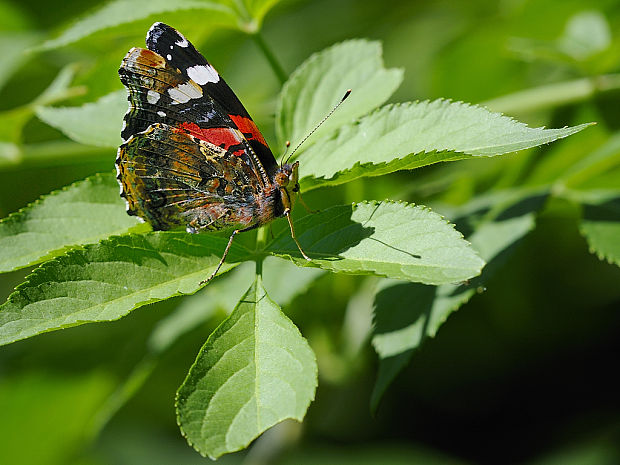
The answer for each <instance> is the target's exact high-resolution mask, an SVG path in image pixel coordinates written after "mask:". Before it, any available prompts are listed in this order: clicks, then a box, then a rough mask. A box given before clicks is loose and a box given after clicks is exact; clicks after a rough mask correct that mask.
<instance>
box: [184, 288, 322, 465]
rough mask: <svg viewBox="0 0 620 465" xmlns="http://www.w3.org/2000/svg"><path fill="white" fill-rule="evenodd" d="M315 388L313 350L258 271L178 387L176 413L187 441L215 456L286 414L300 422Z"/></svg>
mask: <svg viewBox="0 0 620 465" xmlns="http://www.w3.org/2000/svg"><path fill="white" fill-rule="evenodd" d="M316 386H317V366H316V360H315V357H314V354H313V352H312V349H310V346H309V345H308V343H307V342H306V340H305V339H304V338H303V337H302V336H301V334H300V333H299V330H298V329H297V328H296V327H295V325H294V324H293V323H292V322H291V321H290V320H289V319H288V318H287V317H286V316H285V315H284V314H283V313H282V311H281V310H280V308H279V307H278V306H277V304H276V303H275V302H273V301H272V300H271V299H270V298H269V296H268V295H267V293H266V291H265V289H264V288H263V285H262V282H261V278H260V276H257V279H256V281H255V282H254V284H253V285H252V286H251V287H250V289H249V290H248V291H247V293H246V294H245V296H244V297H243V298H242V299H241V301H240V302H239V304H238V305H237V307H236V308H235V310H234V311H233V313H232V314H231V316H230V317H229V318H228V319H227V320H225V321H224V322H223V323H222V324H221V325H220V326H219V327H218V328H217V329H216V330H215V331H214V332H213V334H211V336H209V339H207V342H206V343H205V345H204V346H203V348H202V349H201V350H200V353H199V354H198V357H197V358H196V362H195V363H194V365H193V366H192V368H191V369H190V372H189V374H188V375H187V378H186V379H185V381H184V382H183V384H182V386H181V387H180V388H179V391H178V393H177V418H178V422H179V425H180V427H181V430H182V431H183V434H184V435H185V437H186V438H187V440H188V442H189V443H190V444H191V445H192V446H193V447H194V448H195V449H196V450H197V451H199V452H200V453H201V454H203V455H208V456H209V457H211V458H212V459H215V458H217V457H219V456H221V455H223V454H226V453H229V452H234V451H237V450H240V449H243V448H244V447H246V446H247V445H248V444H249V443H250V442H251V441H252V440H254V439H255V438H256V437H257V436H259V435H260V434H261V433H262V432H263V431H265V430H266V429H268V428H270V427H272V426H273V425H275V424H277V423H279V422H281V421H283V420H285V419H287V418H293V419H295V420H298V421H301V420H302V419H303V417H304V415H305V413H306V410H307V409H308V406H309V404H310V402H312V400H313V399H314V392H315V390H316Z"/></svg>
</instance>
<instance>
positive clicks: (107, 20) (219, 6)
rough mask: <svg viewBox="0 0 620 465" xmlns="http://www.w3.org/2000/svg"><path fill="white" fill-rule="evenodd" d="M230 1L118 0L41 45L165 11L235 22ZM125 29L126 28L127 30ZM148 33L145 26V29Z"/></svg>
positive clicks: (49, 45) (50, 46)
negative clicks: (182, 12)
mask: <svg viewBox="0 0 620 465" xmlns="http://www.w3.org/2000/svg"><path fill="white" fill-rule="evenodd" d="M226 3H228V2H218V1H206V0H176V1H174V2H171V1H169V0H116V1H112V2H110V3H107V4H106V5H104V6H103V7H101V8H99V9H98V10H96V11H94V12H92V13H89V14H87V15H85V16H83V17H82V18H81V19H79V20H77V21H76V22H74V23H73V24H72V25H71V26H69V27H68V28H67V29H66V30H65V31H64V32H62V34H60V36H58V37H56V38H55V39H51V40H48V41H46V42H44V43H43V44H42V45H41V47H40V49H42V50H49V49H53V48H57V47H63V46H65V45H69V44H72V43H74V42H77V41H79V40H81V39H84V38H85V37H88V36H90V35H92V34H95V33H97V32H100V31H103V30H106V29H111V28H119V27H124V28H125V29H126V25H127V24H129V23H133V22H136V21H143V22H147V20H148V19H149V18H152V19H153V20H155V19H156V18H158V17H160V16H161V15H162V14H165V13H169V12H180V11H185V12H189V13H192V14H193V15H194V16H195V15H196V14H197V10H198V11H199V13H198V15H199V16H202V17H204V18H208V21H209V24H212V23H215V24H223V25H227V26H230V27H232V26H234V25H235V24H236V18H235V14H234V12H233V11H232V10H231V9H230V8H229V7H227V6H226V5H225V4H226ZM124 32H125V33H126V32H127V31H124ZM144 32H145V33H146V30H145V31H144Z"/></svg>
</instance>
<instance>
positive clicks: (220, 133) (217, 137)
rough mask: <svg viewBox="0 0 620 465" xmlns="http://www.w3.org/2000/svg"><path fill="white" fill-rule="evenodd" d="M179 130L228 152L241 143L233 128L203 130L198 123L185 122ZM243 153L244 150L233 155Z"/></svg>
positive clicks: (236, 151)
mask: <svg viewBox="0 0 620 465" xmlns="http://www.w3.org/2000/svg"><path fill="white" fill-rule="evenodd" d="M179 129H180V130H185V131H186V132H188V133H189V134H191V135H192V136H194V137H197V138H198V139H202V140H204V141H207V142H210V143H212V144H213V145H217V146H219V147H223V148H225V149H226V150H228V149H229V148H230V147H231V146H234V145H239V144H240V143H241V140H240V139H239V137H238V135H237V134H236V133H235V132H234V130H232V129H231V128H201V127H200V126H198V125H197V124H196V123H188V122H183V123H181V124H180V125H179ZM243 152H244V150H243V149H242V148H240V149H237V150H235V151H234V152H233V154H234V155H236V156H240V155H242V154H243Z"/></svg>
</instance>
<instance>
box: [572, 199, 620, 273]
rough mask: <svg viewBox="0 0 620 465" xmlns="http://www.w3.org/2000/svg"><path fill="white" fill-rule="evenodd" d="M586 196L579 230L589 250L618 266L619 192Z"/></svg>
mask: <svg viewBox="0 0 620 465" xmlns="http://www.w3.org/2000/svg"><path fill="white" fill-rule="evenodd" d="M586 196H587V197H586ZM586 196H584V200H585V199H586V198H587V201H586V202H584V204H583V215H582V218H581V224H580V225H579V230H580V232H581V234H583V235H584V237H585V238H586V240H587V241H588V246H589V247H590V252H592V253H594V254H596V256H597V257H598V258H600V259H601V260H605V261H607V262H609V263H613V264H615V265H618V266H620V192H618V191H616V192H613V191H612V192H598V193H591V194H590V195H587V194H586Z"/></svg>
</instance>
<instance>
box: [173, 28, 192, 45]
mask: <svg viewBox="0 0 620 465" xmlns="http://www.w3.org/2000/svg"><path fill="white" fill-rule="evenodd" d="M177 32H178V31H177ZM179 35H180V36H181V40H177V41H176V42H175V43H176V44H177V45H178V46H179V47H183V48H186V47H187V46H188V45H189V42H188V41H187V39H186V38H185V37H183V34H181V33H180V32H179Z"/></svg>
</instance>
